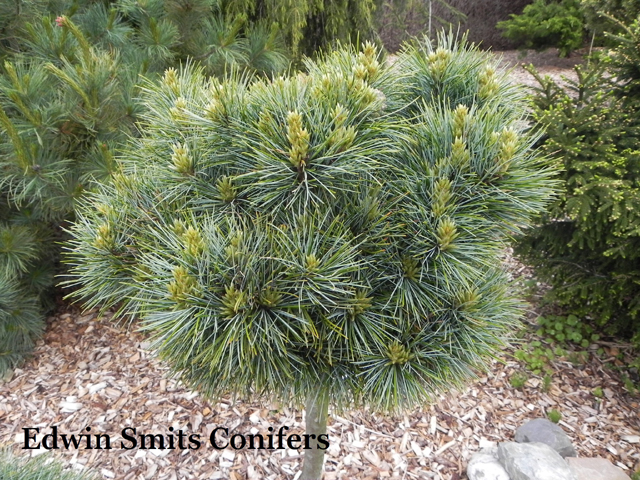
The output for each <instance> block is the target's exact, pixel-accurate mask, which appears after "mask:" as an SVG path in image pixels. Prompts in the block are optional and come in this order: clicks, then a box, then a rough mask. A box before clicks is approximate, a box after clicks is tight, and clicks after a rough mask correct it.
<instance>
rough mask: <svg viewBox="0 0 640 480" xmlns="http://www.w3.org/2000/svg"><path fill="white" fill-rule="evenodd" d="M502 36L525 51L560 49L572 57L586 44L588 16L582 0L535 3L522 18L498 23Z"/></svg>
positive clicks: (526, 10) (542, 0)
mask: <svg viewBox="0 0 640 480" xmlns="http://www.w3.org/2000/svg"><path fill="white" fill-rule="evenodd" d="M497 26H498V28H499V29H500V30H503V33H502V35H504V37H506V38H508V39H509V40H513V41H514V42H517V43H518V44H520V46H521V47H522V48H535V49H545V48H549V47H557V48H558V50H559V51H560V56H563V57H565V56H569V55H570V54H571V52H572V51H573V50H576V49H578V48H580V47H581V46H582V44H583V41H584V31H585V25H584V17H583V13H582V9H581V5H580V0H535V1H534V2H533V3H531V4H530V5H527V6H526V7H525V8H524V10H523V11H522V14H521V15H514V14H512V15H511V18H510V19H509V20H505V21H502V22H498V25H497Z"/></svg>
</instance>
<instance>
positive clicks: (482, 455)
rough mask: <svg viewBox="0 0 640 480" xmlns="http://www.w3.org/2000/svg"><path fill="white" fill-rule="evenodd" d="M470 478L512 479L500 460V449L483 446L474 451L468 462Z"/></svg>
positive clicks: (482, 479)
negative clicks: (476, 451)
mask: <svg viewBox="0 0 640 480" xmlns="http://www.w3.org/2000/svg"><path fill="white" fill-rule="evenodd" d="M467 476H468V477H469V480H510V478H509V474H508V473H507V471H506V470H505V469H504V467H503V466H502V465H501V464H500V462H499V461H498V449H497V447H493V448H483V449H482V450H480V451H479V452H478V453H474V454H473V456H472V457H471V459H470V460H469V463H468V464H467Z"/></svg>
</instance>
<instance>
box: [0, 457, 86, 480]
mask: <svg viewBox="0 0 640 480" xmlns="http://www.w3.org/2000/svg"><path fill="white" fill-rule="evenodd" d="M0 478H2V479H3V480H97V479H98V475H96V474H92V473H78V472H74V471H69V470H65V469H64V468H63V466H62V465H61V464H60V463H59V462H57V461H55V460H53V459H52V458H51V457H50V456H49V455H40V456H38V457H35V458H33V459H29V460H26V459H24V458H19V457H16V456H14V455H12V454H11V453H9V452H8V451H7V450H3V451H1V452H0Z"/></svg>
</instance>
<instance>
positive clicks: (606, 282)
mask: <svg viewBox="0 0 640 480" xmlns="http://www.w3.org/2000/svg"><path fill="white" fill-rule="evenodd" d="M620 28H621V30H622V32H623V33H621V34H618V35H615V36H613V35H612V36H610V38H611V39H612V40H614V41H617V42H618V45H617V47H616V48H614V49H612V50H611V51H610V52H608V53H606V54H605V55H603V57H604V58H603V59H601V60H602V61H598V59H597V58H596V59H593V61H592V62H591V64H590V65H588V66H586V67H576V74H577V81H569V82H568V83H567V85H566V86H563V85H560V84H558V83H556V82H554V81H552V80H551V79H549V78H541V77H540V76H538V77H537V78H538V81H539V83H540V87H539V88H538V92H537V95H536V97H535V99H534V119H535V121H536V123H537V125H538V126H541V127H543V128H544V129H545V131H546V134H545V137H544V138H543V141H542V142H541V149H542V150H543V151H544V152H546V153H547V154H548V155H550V156H551V157H552V158H553V159H554V160H555V161H556V162H557V164H558V170H560V171H561V174H560V178H561V179H562V181H563V191H562V195H560V196H558V198H557V199H556V200H555V201H554V202H553V203H552V204H551V205H550V209H549V211H548V213H547V214H546V215H545V216H544V217H543V218H542V219H541V221H540V223H539V224H538V225H537V226H536V228H534V229H532V230H530V231H528V232H527V235H526V236H525V237H523V238H522V239H521V241H520V242H519V248H518V250H517V251H518V253H520V254H521V255H522V256H523V258H524V259H525V260H526V261H527V262H528V263H529V264H531V265H533V266H534V267H536V273H537V275H538V276H539V277H540V278H541V279H542V280H543V281H545V282H546V283H548V284H549V285H551V286H552V287H553V288H552V289H551V291H550V292H549V294H548V298H549V299H551V300H553V301H555V302H557V303H558V304H559V305H561V306H563V307H564V308H566V309H567V310H568V311H570V312H571V313H573V314H575V315H577V316H579V317H581V318H583V319H584V320H585V321H589V322H591V323H594V324H596V325H599V326H600V327H601V329H602V330H604V331H605V333H608V334H613V335H618V336H622V337H634V338H635V341H636V343H638V342H640V288H639V286H638V285H639V284H640V228H639V227H640V187H639V183H638V180H639V179H640V123H639V120H638V119H639V117H638V113H639V112H640V88H639V82H640V68H639V66H640V50H639V49H638V46H639V45H640V24H639V23H638V20H635V21H634V22H632V23H631V24H630V25H627V26H625V25H623V24H620Z"/></svg>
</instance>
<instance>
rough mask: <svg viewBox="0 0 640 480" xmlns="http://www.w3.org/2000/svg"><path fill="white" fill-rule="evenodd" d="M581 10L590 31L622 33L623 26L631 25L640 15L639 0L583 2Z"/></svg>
mask: <svg viewBox="0 0 640 480" xmlns="http://www.w3.org/2000/svg"><path fill="white" fill-rule="evenodd" d="M581 8H582V12H583V14H584V18H585V21H586V24H587V26H588V28H589V30H592V31H596V32H598V33H600V34H601V33H604V32H607V33H621V31H622V30H621V25H620V23H622V24H623V25H629V24H631V23H632V22H633V21H634V20H635V19H636V18H637V17H638V15H640V3H638V2H637V0H582V1H581Z"/></svg>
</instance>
